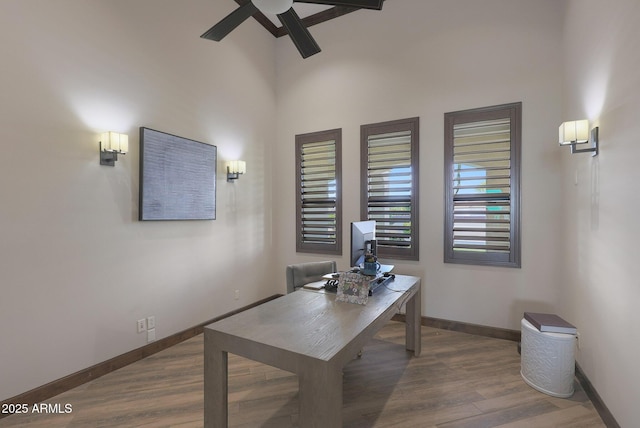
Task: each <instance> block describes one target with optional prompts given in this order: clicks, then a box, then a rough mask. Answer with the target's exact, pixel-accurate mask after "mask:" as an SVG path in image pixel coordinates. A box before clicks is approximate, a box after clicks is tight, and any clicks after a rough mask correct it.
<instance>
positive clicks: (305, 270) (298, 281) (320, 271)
mask: <svg viewBox="0 0 640 428" xmlns="http://www.w3.org/2000/svg"><path fill="white" fill-rule="evenodd" d="M337 269H338V268H337V266H336V262H335V261H333V260H332V261H326V262H309V263H299V264H295V265H289V266H287V293H292V292H294V291H296V290H297V289H298V288H300V287H302V286H303V285H305V284H309V283H310V282H316V281H323V282H324V280H323V279H322V276H323V275H326V274H328V273H333V272H337Z"/></svg>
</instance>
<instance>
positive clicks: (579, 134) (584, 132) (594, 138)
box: [558, 119, 600, 156]
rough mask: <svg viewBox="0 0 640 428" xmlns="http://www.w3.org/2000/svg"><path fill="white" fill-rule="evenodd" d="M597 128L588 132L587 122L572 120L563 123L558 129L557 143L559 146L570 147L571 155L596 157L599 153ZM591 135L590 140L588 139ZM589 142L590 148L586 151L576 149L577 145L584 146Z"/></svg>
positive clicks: (584, 120)
mask: <svg viewBox="0 0 640 428" xmlns="http://www.w3.org/2000/svg"><path fill="white" fill-rule="evenodd" d="M598 132H599V127H597V126H596V127H595V128H593V129H592V130H591V132H589V121H588V120H586V119H583V120H574V121H571V122H563V123H562V125H560V128H559V129H558V137H559V140H558V142H559V143H560V145H561V146H571V153H572V154H574V153H591V156H597V155H598V153H599V151H600V144H599V136H598ZM589 133H591V138H589ZM589 141H591V147H589V148H586V149H577V148H576V146H577V145H578V144H586V143H588V142H589Z"/></svg>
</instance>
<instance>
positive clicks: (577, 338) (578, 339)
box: [576, 332, 580, 349]
mask: <svg viewBox="0 0 640 428" xmlns="http://www.w3.org/2000/svg"><path fill="white" fill-rule="evenodd" d="M576 345H577V347H578V349H580V332H577V333H576Z"/></svg>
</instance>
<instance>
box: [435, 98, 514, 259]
mask: <svg viewBox="0 0 640 428" xmlns="http://www.w3.org/2000/svg"><path fill="white" fill-rule="evenodd" d="M521 116H522V103H514V104H506V105H500V106H494V107H486V108H480V109H473V110H465V111H458V112H454V113H446V114H445V115H444V134H445V143H444V144H445V159H444V170H445V180H444V181H445V230H444V236H445V241H444V261H445V262H446V263H466V264H480V265H494V266H508V267H520V145H521V142H520V141H521V122H522V118H521Z"/></svg>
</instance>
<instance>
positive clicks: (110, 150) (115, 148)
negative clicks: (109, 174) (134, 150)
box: [100, 132, 129, 166]
mask: <svg viewBox="0 0 640 428" xmlns="http://www.w3.org/2000/svg"><path fill="white" fill-rule="evenodd" d="M128 151H129V136H128V135H127V134H118V133H117V132H103V133H102V134H100V165H106V166H115V165H116V161H117V160H118V155H119V154H120V155H124V154H126V153H127V152H128Z"/></svg>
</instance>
